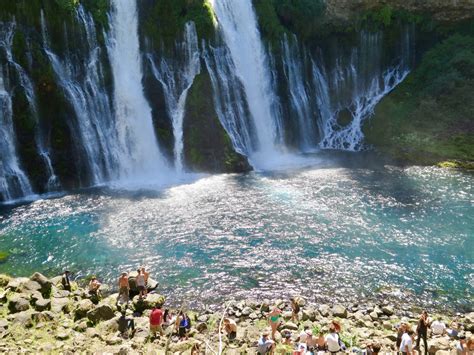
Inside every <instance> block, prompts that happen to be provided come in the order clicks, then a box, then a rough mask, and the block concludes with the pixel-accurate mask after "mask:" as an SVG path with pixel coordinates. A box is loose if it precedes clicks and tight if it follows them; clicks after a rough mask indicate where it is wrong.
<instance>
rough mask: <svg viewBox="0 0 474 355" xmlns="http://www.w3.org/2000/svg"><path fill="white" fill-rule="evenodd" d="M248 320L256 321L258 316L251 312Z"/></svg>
mask: <svg viewBox="0 0 474 355" xmlns="http://www.w3.org/2000/svg"><path fill="white" fill-rule="evenodd" d="M249 318H250V319H252V320H255V319H258V314H257V313H255V312H252V313H250V314H249Z"/></svg>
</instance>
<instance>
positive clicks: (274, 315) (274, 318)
mask: <svg viewBox="0 0 474 355" xmlns="http://www.w3.org/2000/svg"><path fill="white" fill-rule="evenodd" d="M280 317H281V310H280V309H279V308H278V307H274V308H273V309H272V311H271V312H270V313H269V314H268V323H269V324H270V327H271V328H272V339H273V340H275V333H276V331H277V329H278V326H279V325H280V322H281V319H280Z"/></svg>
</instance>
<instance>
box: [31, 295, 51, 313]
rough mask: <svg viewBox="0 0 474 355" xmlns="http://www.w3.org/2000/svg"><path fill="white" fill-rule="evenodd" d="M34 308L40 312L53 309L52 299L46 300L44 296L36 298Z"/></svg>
mask: <svg viewBox="0 0 474 355" xmlns="http://www.w3.org/2000/svg"><path fill="white" fill-rule="evenodd" d="M34 308H35V309H36V310H37V311H39V312H42V311H46V310H49V309H51V301H50V300H46V299H44V298H41V299H39V300H36V302H35V304H34Z"/></svg>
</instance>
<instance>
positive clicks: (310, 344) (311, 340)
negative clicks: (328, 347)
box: [306, 329, 318, 354]
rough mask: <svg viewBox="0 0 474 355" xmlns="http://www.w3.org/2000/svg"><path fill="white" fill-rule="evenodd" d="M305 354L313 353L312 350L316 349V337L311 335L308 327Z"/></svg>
mask: <svg viewBox="0 0 474 355" xmlns="http://www.w3.org/2000/svg"><path fill="white" fill-rule="evenodd" d="M306 335H307V337H306V351H307V352H306V354H308V352H309V354H314V351H315V350H316V347H317V344H318V342H317V339H316V337H314V336H313V331H312V330H311V329H308V330H307V331H306Z"/></svg>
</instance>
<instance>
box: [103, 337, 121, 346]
mask: <svg viewBox="0 0 474 355" xmlns="http://www.w3.org/2000/svg"><path fill="white" fill-rule="evenodd" d="M122 341H123V340H122V339H121V338H119V337H118V336H116V335H112V336H110V337H108V338H107V339H105V343H106V344H107V345H119V344H122Z"/></svg>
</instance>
